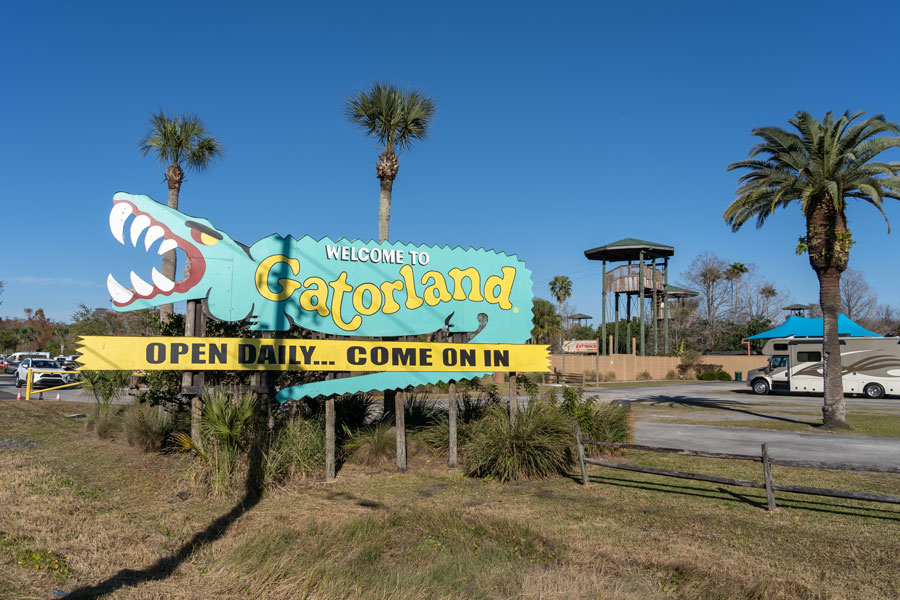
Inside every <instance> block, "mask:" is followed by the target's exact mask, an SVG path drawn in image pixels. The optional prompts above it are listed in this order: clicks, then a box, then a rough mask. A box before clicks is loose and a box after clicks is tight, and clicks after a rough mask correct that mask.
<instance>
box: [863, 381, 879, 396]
mask: <svg viewBox="0 0 900 600" xmlns="http://www.w3.org/2000/svg"><path fill="white" fill-rule="evenodd" d="M863 394H865V395H866V396H867V397H869V398H884V388H883V387H881V386H880V385H878V384H877V383H870V384H869V385H867V386H866V387H864V388H863Z"/></svg>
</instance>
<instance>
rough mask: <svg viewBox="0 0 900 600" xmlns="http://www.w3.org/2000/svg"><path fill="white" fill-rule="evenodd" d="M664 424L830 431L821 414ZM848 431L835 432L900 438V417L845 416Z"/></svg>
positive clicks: (685, 421) (681, 421)
mask: <svg viewBox="0 0 900 600" xmlns="http://www.w3.org/2000/svg"><path fill="white" fill-rule="evenodd" d="M791 418H793V419H796V420H798V421H800V420H803V419H805V418H804V417H803V416H801V415H797V416H795V417H791ZM665 422H667V423H673V422H678V423H683V424H686V425H710V426H713V427H747V428H750V429H773V430H775V431H793V432H797V433H832V432H831V431H829V430H827V429H824V428H823V427H822V420H821V417H820V416H818V415H817V416H815V417H810V418H808V420H804V421H803V422H799V423H797V422H791V421H779V420H776V419H748V420H722V421H717V420H714V419H689V418H687V419H685V418H681V419H677V420H668V419H667V420H666V421H665ZM847 424H848V425H849V426H850V429H849V430H843V429H842V430H840V431H834V432H833V433H837V434H840V435H872V436H879V437H896V438H900V416H887V417H885V416H876V415H853V414H848V415H847Z"/></svg>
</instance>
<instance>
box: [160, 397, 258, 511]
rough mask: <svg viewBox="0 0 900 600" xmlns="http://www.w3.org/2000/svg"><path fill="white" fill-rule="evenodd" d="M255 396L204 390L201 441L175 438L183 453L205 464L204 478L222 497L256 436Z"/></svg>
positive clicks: (183, 434) (181, 437)
mask: <svg viewBox="0 0 900 600" xmlns="http://www.w3.org/2000/svg"><path fill="white" fill-rule="evenodd" d="M257 405H258V403H257V400H256V394H253V393H252V392H251V393H247V394H242V395H240V396H238V395H236V394H229V393H228V392H226V391H225V390H222V389H218V390H214V391H210V390H208V389H204V390H203V412H202V413H201V416H200V439H193V438H192V437H191V436H189V435H188V434H186V433H183V432H180V433H176V434H175V435H174V436H173V439H174V440H175V442H176V444H177V445H178V447H179V448H180V449H181V450H182V451H184V452H193V453H194V454H195V455H196V456H197V457H198V458H199V459H200V460H202V461H203V470H202V472H201V477H202V478H203V479H205V480H206V482H207V483H208V484H209V486H210V487H211V488H212V490H213V493H219V492H221V491H223V490H225V489H226V488H228V487H229V486H230V485H231V483H232V482H233V479H234V473H235V467H236V466H237V463H238V459H239V457H240V455H241V453H242V452H243V451H244V450H245V449H246V448H247V446H248V443H249V441H250V439H251V436H252V433H253V426H254V421H255V416H256V409H257Z"/></svg>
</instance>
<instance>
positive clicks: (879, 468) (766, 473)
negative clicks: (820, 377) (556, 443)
mask: <svg viewBox="0 0 900 600" xmlns="http://www.w3.org/2000/svg"><path fill="white" fill-rule="evenodd" d="M575 443H576V446H577V448H576V449H577V451H578V462H579V465H580V467H581V477H582V481H583V485H585V486H587V485H588V474H587V465H597V466H600V467H607V468H610V469H622V470H626V471H634V472H637V473H648V474H651V475H662V476H664V477H678V478H680V479H693V480H696V481H709V482H712V483H721V484H724V485H734V486H739V487H750V488H757V489H764V490H766V501H767V509H768V510H775V508H776V506H775V492H790V493H793V494H809V495H813V496H829V497H832V498H847V499H850V500H866V501H869V502H885V503H889V504H900V496H890V495H887V494H869V493H866V492H853V491H846V490H833V489H828V488H815V487H808V486H803V485H785V484H776V483H774V481H773V478H772V465H779V466H784V467H800V468H806V469H831V470H841V471H866V472H871V473H900V467H894V466H891V465H878V464H867V463H827V462H817V461H805V460H787V459H781V458H777V459H773V458H770V457H769V445H768V444H762V447H761V449H760V455H759V456H755V455H752V454H726V453H719V452H701V451H699V450H684V449H681V448H662V447H659V446H643V445H640V444H621V443H614V442H598V441H595V440H582V439H581V428H580V427H579V426H578V425H575ZM585 444H589V445H592V446H599V447H605V448H621V449H629V450H643V451H647V452H665V453H668V454H680V455H682V456H697V457H703V458H721V459H729V460H746V461H751V462H758V463H762V465H763V483H760V482H757V481H748V480H746V479H734V478H732V477H721V476H718V475H706V474H704V473H688V472H685V471H672V470H669V469H658V468H655V467H643V466H640V465H632V464H628V463H620V462H616V461H611V460H598V459H593V458H585V455H584V445H585Z"/></svg>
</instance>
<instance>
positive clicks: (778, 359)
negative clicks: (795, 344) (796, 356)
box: [769, 356, 788, 369]
mask: <svg viewBox="0 0 900 600" xmlns="http://www.w3.org/2000/svg"><path fill="white" fill-rule="evenodd" d="M787 359H788V357H787V356H773V357H772V358H770V359H769V368H771V369H781V368H783V367H786V366H787Z"/></svg>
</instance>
